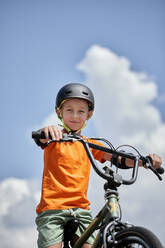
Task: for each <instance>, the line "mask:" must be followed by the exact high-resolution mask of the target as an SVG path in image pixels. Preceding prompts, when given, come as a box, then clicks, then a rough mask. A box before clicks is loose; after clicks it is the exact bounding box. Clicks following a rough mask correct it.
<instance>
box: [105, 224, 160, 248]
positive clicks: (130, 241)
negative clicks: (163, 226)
mask: <svg viewBox="0 0 165 248" xmlns="http://www.w3.org/2000/svg"><path fill="white" fill-rule="evenodd" d="M115 239H116V241H117V243H116V244H115V246H108V247H109V248H111V247H112V248H163V246H162V244H161V243H160V241H159V239H158V238H157V237H156V236H155V234H154V233H152V232H151V231H149V230H148V229H146V228H144V227H138V226H134V227H129V228H126V229H124V230H122V231H121V232H119V233H117V234H116V236H115Z"/></svg>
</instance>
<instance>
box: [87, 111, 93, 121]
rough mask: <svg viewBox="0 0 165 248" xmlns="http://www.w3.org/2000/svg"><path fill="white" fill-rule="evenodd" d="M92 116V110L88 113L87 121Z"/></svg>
mask: <svg viewBox="0 0 165 248" xmlns="http://www.w3.org/2000/svg"><path fill="white" fill-rule="evenodd" d="M92 115H93V111H92V110H90V111H88V120H89V119H90V118H91V117H92Z"/></svg>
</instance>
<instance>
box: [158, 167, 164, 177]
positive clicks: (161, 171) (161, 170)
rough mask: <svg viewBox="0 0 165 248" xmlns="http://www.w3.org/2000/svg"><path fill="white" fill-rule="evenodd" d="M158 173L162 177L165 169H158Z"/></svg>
mask: <svg viewBox="0 0 165 248" xmlns="http://www.w3.org/2000/svg"><path fill="white" fill-rule="evenodd" d="M156 171H157V172H158V173H159V174H160V175H161V174H163V173H164V168H163V167H160V168H157V169H156Z"/></svg>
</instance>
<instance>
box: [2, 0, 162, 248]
mask: <svg viewBox="0 0 165 248" xmlns="http://www.w3.org/2000/svg"><path fill="white" fill-rule="evenodd" d="M164 8H165V2H164V1H163V0H157V1H155V0H145V1H143V0H139V1H135V0H125V1H122V0H115V1H112V0H102V1H97V0H91V1H87V0H83V1H79V0H75V1H73V0H68V1H64V0H60V1H57V0H48V1H44V0H40V1H38V0H34V1H32V0H29V1H25V0H21V1H18V0H14V1H12V0H5V1H3V0H1V1H0V33H1V39H0V92H1V104H0V109H1V140H2V141H1V143H2V144H1V147H2V148H1V151H0V153H1V154H0V157H1V167H0V180H1V182H4V180H6V179H8V178H11V177H12V178H16V179H18V180H19V179H20V180H40V177H41V175H42V153H41V151H40V150H39V149H38V147H36V146H35V145H34V144H33V143H32V141H31V139H30V136H31V130H33V129H35V128H39V127H41V126H42V124H43V123H45V122H44V121H45V120H46V119H49V117H50V115H51V114H52V113H53V111H54V104H55V97H56V94H57V91H58V90H59V88H60V87H61V86H63V85H64V84H65V83H67V82H77V81H78V82H84V81H86V83H87V84H88V85H89V86H92V83H90V78H91V71H92V68H90V72H88V70H87V69H83V68H85V67H84V66H86V64H87V62H88V60H89V58H88V59H87V57H88V53H90V55H89V56H94V55H92V54H93V53H94V51H93V50H91V49H92V47H93V46H95V45H97V49H98V50H97V53H99V54H103V53H104V49H103V48H105V49H107V50H106V51H110V53H111V55H112V54H114V56H116V58H117V59H118V60H120V58H125V59H126V61H129V62H128V63H130V67H129V71H131V72H135V73H136V74H138V73H144V74H145V75H147V80H146V81H147V82H149V83H150V82H154V83H153V84H154V87H156V88H157V89H156V90H151V91H150V89H151V87H150V88H149V90H148V91H147V90H145V96H146V98H147V97H148V96H149V95H150V93H151V92H153V94H155V95H156V96H155V97H151V99H150V104H152V106H154V108H155V109H156V113H157V115H159V118H158V119H159V122H160V121H161V126H163V125H164V121H165V110H164V104H165V85H164V65H165V47H164V44H165V32H164V30H165V15H164ZM92 51H93V53H92ZM95 52H96V51H95ZM99 58H100V61H101V58H102V57H99ZM99 58H98V57H97V58H96V62H97V61H98V64H99ZM85 59H86V60H85ZM83 61H86V62H83ZM119 63H120V62H119ZM121 63H122V62H121ZM79 64H81V65H82V64H83V66H79V68H78V65H79ZM101 66H103V67H104V64H101ZM105 66H106V65H105ZM80 67H81V68H80ZM82 67H83V68H82ZM144 81H145V80H144ZM143 83H144V82H143ZM153 84H152V85H153ZM102 85H103V84H102V82H100V86H99V88H98V87H96V88H95V86H94V87H93V88H94V91H95V92H96V95H97V99H98V98H101V97H102V95H101V94H100V95H99V93H101V92H99V90H100V91H101V89H102ZM150 85H151V84H150ZM112 87H113V85H111V88H112ZM114 87H115V85H114ZM111 88H107V89H108V90H110V91H111ZM126 89H127V91H129V87H128V88H126ZM154 89H155V88H154ZM118 91H120V88H118ZM123 92H125V91H123ZM143 92H144V91H143V88H142V91H141V93H142V94H143ZM147 92H148V93H147ZM106 93H107V95H106V99H108V96H111V98H112V95H111V92H108V91H107V92H106ZM126 93H127V92H126ZM123 94H124V93H123ZM147 94H148V96H147ZM116 97H117V96H116ZM120 98H121V97H120ZM120 98H119V99H120ZM97 99H96V102H97ZM116 99H117V98H116ZM114 101H115V100H114ZM140 101H141V99H140V97H139V100H138V99H137V105H138V103H139V102H140ZM105 104H107V102H105ZM100 106H101V108H102V109H103V108H104V107H105V105H104V101H103V102H101V101H100V100H98V109H99V107H100ZM111 107H112V105H111V106H110V107H109V109H108V111H109V115H111ZM112 112H113V111H112ZM98 113H100V112H99V111H98ZM123 113H124V111H123ZM131 113H132V112H131ZM154 113H155V112H154ZM153 116H155V115H153ZM98 119H101V120H103V123H102V124H100V123H99V120H97V121H96V122H97V124H95V123H94V121H92V120H91V121H90V123H89V126H88V127H87V131H88V134H89V136H92V135H95V136H97V135H100V136H104V137H105V136H106V135H107V129H105V128H104V125H106V124H107V122H106V120H104V119H103V118H101V114H100V116H99V117H98ZM98 123H99V124H98ZM123 125H124V124H123ZM109 126H110V128H111V126H112V130H113V124H112V123H110V124H109ZM101 128H102V129H103V130H104V129H105V130H106V132H101V131H100V130H101ZM116 132H118V131H117V130H116V129H115V132H114V133H115V134H116V137H117V133H116ZM120 132H121V130H120ZM108 138H109V139H111V136H109V137H108ZM123 139H124V138H123ZM114 140H115V138H114V137H113V141H114ZM132 140H135V141H137V139H132ZM154 140H155V139H154ZM118 141H119V142H120V141H121V140H120V139H118ZM146 147H149V146H147V145H146ZM162 154H163V153H162ZM4 247H5V246H4Z"/></svg>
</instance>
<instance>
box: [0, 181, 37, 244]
mask: <svg viewBox="0 0 165 248" xmlns="http://www.w3.org/2000/svg"><path fill="white" fill-rule="evenodd" d="M39 195H40V192H39V186H38V183H37V182H36V181H35V180H23V179H16V178H8V179H5V180H3V181H1V182H0V202H1V204H0V240H1V247H3V248H21V247H25V248H29V247H37V245H36V241H37V231H36V227H35V207H36V204H37V202H38V199H39Z"/></svg>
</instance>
